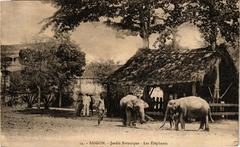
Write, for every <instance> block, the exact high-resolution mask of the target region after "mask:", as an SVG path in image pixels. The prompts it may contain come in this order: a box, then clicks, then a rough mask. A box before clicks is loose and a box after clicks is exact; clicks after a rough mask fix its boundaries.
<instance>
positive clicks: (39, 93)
mask: <svg viewBox="0 0 240 147" xmlns="http://www.w3.org/2000/svg"><path fill="white" fill-rule="evenodd" d="M37 89H38V105H37V108H38V109H40V105H41V88H40V87H39V86H37Z"/></svg>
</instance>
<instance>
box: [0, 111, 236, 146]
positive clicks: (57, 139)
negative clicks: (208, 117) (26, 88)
mask: <svg viewBox="0 0 240 147" xmlns="http://www.w3.org/2000/svg"><path fill="white" fill-rule="evenodd" d="M160 123H161V122H160V121H152V122H148V123H147V124H143V125H141V124H138V125H137V128H126V127H123V126H122V123H121V119H118V118H114V119H113V118H104V121H102V123H101V125H100V126H97V117H96V115H95V116H93V117H75V114H74V111H66V110H48V111H42V112H39V111H38V110H16V109H13V108H8V107H3V108H2V110H1V130H2V131H1V145H2V147H17V146H24V147H43V146H44V147H45V146H51V147H61V146H77V147H88V146H90V147H97V146H100V147H106V146H112V147H114V146H115V147H127V146H130V147H136V146H139V147H142V146H144V147H159V146H170V147H172V146H173V147H176V146H178V147H188V146H191V147H195V146H197V147H198V146H199V147H208V146H209V147H221V146H224V147H225V146H229V147H230V146H237V145H238V126H239V123H238V121H236V120H218V121H215V122H214V123H211V124H210V132H206V131H197V129H198V127H199V123H198V122H194V123H188V124H186V130H185V131H175V130H168V129H167V128H168V127H169V124H166V125H165V126H164V128H163V129H161V130H160V129H159V126H160Z"/></svg>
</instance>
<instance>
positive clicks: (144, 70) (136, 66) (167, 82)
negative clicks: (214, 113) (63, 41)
mask: <svg viewBox="0 0 240 147" xmlns="http://www.w3.org/2000/svg"><path fill="white" fill-rule="evenodd" d="M216 64H218V65H219V66H218V67H219V70H217V69H216ZM217 71H218V72H217ZM217 74H219V77H220V78H219V79H220V80H219V88H220V96H222V99H221V100H224V101H225V102H231V103H232V102H234V103H237V102H238V71H237V69H236V67H235V66H234V63H233V60H232V58H231V56H230V55H229V53H228V51H227V50H226V46H225V45H220V46H218V47H217V49H216V51H212V50H211V48H210V47H207V48H199V49H193V50H185V51H184V52H181V51H176V50H171V49H170V50H169V49H155V50H154V49H141V50H139V51H138V52H137V53H136V54H135V55H134V56H133V57H131V58H130V59H129V60H128V61H127V62H126V64H124V65H123V66H122V67H120V68H119V69H118V70H116V71H115V72H114V73H113V74H111V75H110V76H109V77H108V79H107V83H108V84H109V85H110V86H111V85H115V86H116V85H121V86H124V85H127V86H132V85H140V86H143V87H146V86H148V87H158V86H159V87H161V89H163V91H164V93H165V97H168V96H169V94H170V93H171V94H175V95H177V97H182V96H187V95H199V96H202V97H203V98H205V99H208V100H209V101H211V97H213V91H214V85H215V82H216V79H217V78H216V77H217V76H216V75H217ZM111 91H112V89H111ZM114 99H116V96H115V98H114Z"/></svg>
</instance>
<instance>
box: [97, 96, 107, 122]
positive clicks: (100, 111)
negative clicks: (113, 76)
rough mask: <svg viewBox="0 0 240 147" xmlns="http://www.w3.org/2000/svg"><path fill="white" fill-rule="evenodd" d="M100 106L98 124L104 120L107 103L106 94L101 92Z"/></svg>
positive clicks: (98, 106)
mask: <svg viewBox="0 0 240 147" xmlns="http://www.w3.org/2000/svg"><path fill="white" fill-rule="evenodd" d="M97 108H98V125H100V122H101V121H102V120H103V116H104V111H105V104H104V94H103V93H100V100H99V102H98V105H97Z"/></svg>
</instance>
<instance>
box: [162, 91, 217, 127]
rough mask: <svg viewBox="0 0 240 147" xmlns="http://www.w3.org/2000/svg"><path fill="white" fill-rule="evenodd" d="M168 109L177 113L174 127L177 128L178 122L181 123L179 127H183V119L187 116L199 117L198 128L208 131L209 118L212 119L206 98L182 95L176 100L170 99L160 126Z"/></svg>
mask: <svg viewBox="0 0 240 147" xmlns="http://www.w3.org/2000/svg"><path fill="white" fill-rule="evenodd" d="M169 111H173V113H174V114H177V115H176V117H175V118H174V119H175V129H176V130H178V124H179V122H180V123H181V128H182V129H183V130H184V129H185V120H186V119H187V118H197V119H200V128H199V129H203V127H204V126H205V130H206V131H209V119H210V120H211V121H212V122H214V121H213V119H212V116H211V109H210V106H209V104H208V103H207V101H206V100H204V99H202V98H200V97H196V96H189V97H182V98H179V99H176V100H170V101H169V102H168V104H167V109H166V112H165V116H164V122H163V124H162V126H161V127H160V128H162V127H163V126H164V124H165V122H166V118H167V115H168V113H169Z"/></svg>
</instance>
